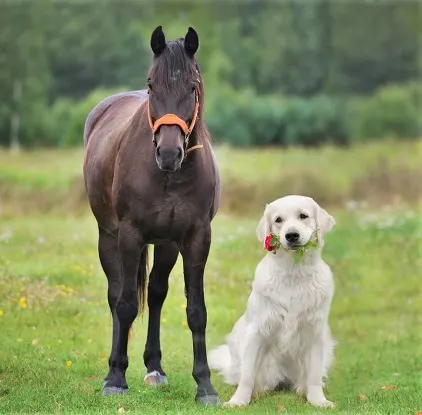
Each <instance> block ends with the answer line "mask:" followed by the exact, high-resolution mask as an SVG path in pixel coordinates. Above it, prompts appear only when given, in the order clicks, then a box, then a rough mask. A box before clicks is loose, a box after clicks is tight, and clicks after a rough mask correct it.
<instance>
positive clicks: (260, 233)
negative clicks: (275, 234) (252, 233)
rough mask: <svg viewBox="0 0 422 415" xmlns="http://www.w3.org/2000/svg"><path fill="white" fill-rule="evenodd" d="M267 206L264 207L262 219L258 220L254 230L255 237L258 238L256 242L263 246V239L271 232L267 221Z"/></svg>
mask: <svg viewBox="0 0 422 415" xmlns="http://www.w3.org/2000/svg"><path fill="white" fill-rule="evenodd" d="M268 211H269V205H268V204H266V205H265V210H264V214H263V215H262V218H261V219H260V221H259V223H258V226H257V228H256V237H257V238H258V241H260V242H262V244H263V245H264V244H265V237H266V236H267V235H269V233H270V232H271V224H270V220H269V215H268V213H269V212H268Z"/></svg>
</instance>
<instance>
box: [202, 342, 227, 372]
mask: <svg viewBox="0 0 422 415" xmlns="http://www.w3.org/2000/svg"><path fill="white" fill-rule="evenodd" d="M208 364H209V366H210V369H215V370H225V369H227V368H229V367H230V366H231V357H230V349H229V346H228V345H227V344H223V345H222V346H218V347H216V348H215V349H212V350H211V351H210V352H209V353H208Z"/></svg>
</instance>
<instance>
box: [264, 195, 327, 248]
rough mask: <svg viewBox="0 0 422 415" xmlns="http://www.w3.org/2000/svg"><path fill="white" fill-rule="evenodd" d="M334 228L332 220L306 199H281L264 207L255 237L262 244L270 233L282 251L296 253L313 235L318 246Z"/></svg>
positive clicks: (302, 197) (297, 197)
mask: <svg viewBox="0 0 422 415" xmlns="http://www.w3.org/2000/svg"><path fill="white" fill-rule="evenodd" d="M334 225H335V220H334V218H333V217H332V216H331V215H329V214H328V213H327V212H326V211H325V210H324V209H322V208H321V207H320V206H319V205H318V203H316V202H315V200H313V199H312V198H310V197H306V196H295V195H290V196H285V197H282V198H280V199H277V200H275V201H274V202H271V203H270V204H268V205H267V206H266V208H265V212H264V215H263V216H262V218H261V220H260V221H259V224H258V227H257V229H256V236H257V237H258V239H259V240H260V241H261V242H262V243H263V244H265V237H266V236H267V235H269V234H270V233H275V234H277V235H279V236H280V242H281V244H282V246H283V247H284V248H285V249H286V250H296V249H298V248H300V247H302V246H304V245H306V243H307V242H308V241H309V240H310V239H311V238H312V237H313V235H316V239H317V241H318V245H319V246H321V247H322V246H323V238H324V235H325V234H326V233H328V232H329V231H330V230H331V229H332V228H333V226H334Z"/></svg>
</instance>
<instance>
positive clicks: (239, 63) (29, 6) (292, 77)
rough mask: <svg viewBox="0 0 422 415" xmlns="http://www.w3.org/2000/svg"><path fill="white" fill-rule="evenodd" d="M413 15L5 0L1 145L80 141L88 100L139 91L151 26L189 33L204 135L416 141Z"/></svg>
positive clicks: (336, 3)
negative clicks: (193, 38)
mask: <svg viewBox="0 0 422 415" xmlns="http://www.w3.org/2000/svg"><path fill="white" fill-rule="evenodd" d="M420 23H421V22H420V13H419V3H418V2H417V1H416V0H415V1H399V0H397V1H396V2H392V1H385V2H383V1H379V2H363V1H360V2H351V1H350V2H344V1H341V0H315V1H304V0H252V1H248V2H241V1H240V0H239V1H231V2H223V1H208V0H203V1H200V2H198V1H197V0H179V1H174V0H156V1H146V0H140V1H122V2H118V1H98V2H94V1H88V0H85V1H78V0H73V1H72V0H68V1H50V0H40V1H37V2H31V1H22V2H12V1H5V2H3V3H2V4H1V5H0V94H1V95H0V96H1V97H2V99H1V101H0V145H5V146H8V145H19V144H20V145H24V146H39V145H51V146H60V145H76V144H80V143H81V135H82V126H83V122H84V118H85V117H86V115H87V112H88V111H89V110H90V107H91V106H93V105H95V103H96V101H97V100H99V99H101V98H102V97H103V96H105V95H107V94H109V93H110V92H114V91H121V90H128V89H142V88H144V87H145V80H146V79H145V78H146V73H147V71H148V68H149V65H150V63H151V58H152V56H151V51H150V48H149V40H150V35H151V32H152V30H153V29H154V28H155V27H156V26H158V25H160V24H161V25H163V28H164V31H165V33H166V37H167V38H168V39H175V38H177V37H181V36H183V35H184V34H185V33H186V30H187V27H188V26H193V27H195V28H196V30H197V31H198V33H199V36H200V51H199V52H198V62H199V65H200V68H201V71H202V72H203V75H204V79H205V88H206V94H207V99H206V104H207V108H206V117H207V121H208V124H209V127H210V130H211V133H212V134H213V136H214V137H215V140H216V141H228V142H231V143H232V144H235V145H266V144H271V145H292V144H299V145H318V144H320V143H323V142H326V141H332V142H335V143H338V144H347V143H349V142H351V141H352V140H355V139H373V138H382V137H384V136H389V135H394V136H397V137H406V138H412V137H418V136H419V135H420V134H421V124H420V121H419V118H420V117H419V111H420V98H421V86H420V74H421V65H422V59H421V54H420V46H419V42H418V41H419V30H420V29H419V28H420ZM240 120H242V121H244V122H240ZM228 125H229V126H230V128H227V126H228Z"/></svg>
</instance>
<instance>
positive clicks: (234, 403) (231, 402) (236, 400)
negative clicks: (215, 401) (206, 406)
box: [223, 395, 250, 408]
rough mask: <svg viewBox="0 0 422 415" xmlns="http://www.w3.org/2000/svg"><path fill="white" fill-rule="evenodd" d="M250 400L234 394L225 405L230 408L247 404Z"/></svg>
mask: <svg viewBox="0 0 422 415" xmlns="http://www.w3.org/2000/svg"><path fill="white" fill-rule="evenodd" d="M249 402H250V400H249V399H244V398H241V397H237V396H235V395H234V396H233V397H232V398H231V399H230V400H229V401H228V402H224V404H223V406H225V407H227V408H230V407H234V406H247V405H249Z"/></svg>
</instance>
